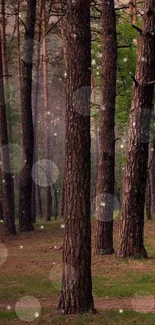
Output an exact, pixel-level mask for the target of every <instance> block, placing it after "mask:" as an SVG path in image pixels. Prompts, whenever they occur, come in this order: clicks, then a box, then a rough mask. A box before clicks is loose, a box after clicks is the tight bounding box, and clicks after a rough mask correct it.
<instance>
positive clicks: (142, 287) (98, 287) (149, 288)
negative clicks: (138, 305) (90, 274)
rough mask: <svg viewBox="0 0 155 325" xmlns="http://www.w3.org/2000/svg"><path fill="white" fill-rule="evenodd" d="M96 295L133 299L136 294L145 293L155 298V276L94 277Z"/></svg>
mask: <svg viewBox="0 0 155 325" xmlns="http://www.w3.org/2000/svg"><path fill="white" fill-rule="evenodd" d="M93 288H94V295H95V296H96V297H107V296H108V297H117V298H124V297H127V298H128V297H133V296H134V295H135V294H136V292H140V291H145V292H149V294H151V295H154V296H155V278H154V275H153V274H128V275H127V276H126V277H124V278H122V277H110V278H109V279H108V278H107V277H98V276H96V277H94V278H93Z"/></svg>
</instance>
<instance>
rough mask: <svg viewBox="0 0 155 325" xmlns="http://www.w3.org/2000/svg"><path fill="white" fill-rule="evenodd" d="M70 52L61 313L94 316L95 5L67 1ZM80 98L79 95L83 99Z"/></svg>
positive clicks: (66, 36) (67, 30)
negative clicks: (92, 138)
mask: <svg viewBox="0 0 155 325" xmlns="http://www.w3.org/2000/svg"><path fill="white" fill-rule="evenodd" d="M66 5H67V8H66V17H65V24H64V26H65V27H64V34H65V38H66V51H67V109H66V157H65V181H64V185H65V190H64V193H65V198H64V201H65V207H64V217H65V235H64V246H63V275H62V290H61V297H60V302H59V309H60V310H61V311H62V312H63V313H67V314H71V313H87V312H93V311H94V304H93V297H92V280H91V223H90V92H91V34H90V1H89V0H78V1H75V2H74V3H73V2H71V1H70V0H68V1H67V2H66ZM79 94H80V95H79Z"/></svg>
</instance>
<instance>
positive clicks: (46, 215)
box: [42, 0, 52, 221]
mask: <svg viewBox="0 0 155 325" xmlns="http://www.w3.org/2000/svg"><path fill="white" fill-rule="evenodd" d="M46 22H47V18H46V6H45V1H44V0H43V1H42V36H43V57H42V58H43V87H44V119H45V130H46V131H45V158H46V161H47V165H48V161H49V160H50V159H51V145H50V135H51V134H50V128H51V123H50V122H51V121H50V114H51V112H50V111H49V91H48V70H47V68H48V65H47V62H48V53H47V41H46V32H47V28H46ZM48 169H49V167H48V166H47V170H48ZM49 173H50V174H52V171H51V170H50V171H49ZM49 173H48V172H47V184H48V183H49V178H50V175H49ZM51 214H52V195H51V186H50V184H49V185H48V186H47V187H46V188H45V212H44V218H45V221H50V220H51Z"/></svg>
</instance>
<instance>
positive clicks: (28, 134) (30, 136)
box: [19, 0, 36, 231]
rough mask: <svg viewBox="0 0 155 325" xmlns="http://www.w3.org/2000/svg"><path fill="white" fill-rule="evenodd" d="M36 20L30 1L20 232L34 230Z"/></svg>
mask: <svg viewBox="0 0 155 325" xmlns="http://www.w3.org/2000/svg"><path fill="white" fill-rule="evenodd" d="M35 19H36V0H28V7H27V21H26V30H25V41H24V55H23V59H22V61H21V117H22V136H23V152H24V154H25V158H26V161H25V165H24V167H23V169H22V171H21V173H20V180H19V230H20V231H32V230H34V227H33V221H32V214H31V194H32V176H31V170H32V165H33V149H34V130H33V120H32V103H31V101H32V98H31V97H32V67H33V63H32V58H33V44H34V28H35Z"/></svg>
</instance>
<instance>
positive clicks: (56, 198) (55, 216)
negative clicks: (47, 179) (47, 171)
mask: <svg viewBox="0 0 155 325" xmlns="http://www.w3.org/2000/svg"><path fill="white" fill-rule="evenodd" d="M52 187H53V192H54V196H53V198H54V200H53V216H54V219H55V220H57V218H58V196H57V190H56V187H55V185H54V183H53V184H52Z"/></svg>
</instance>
